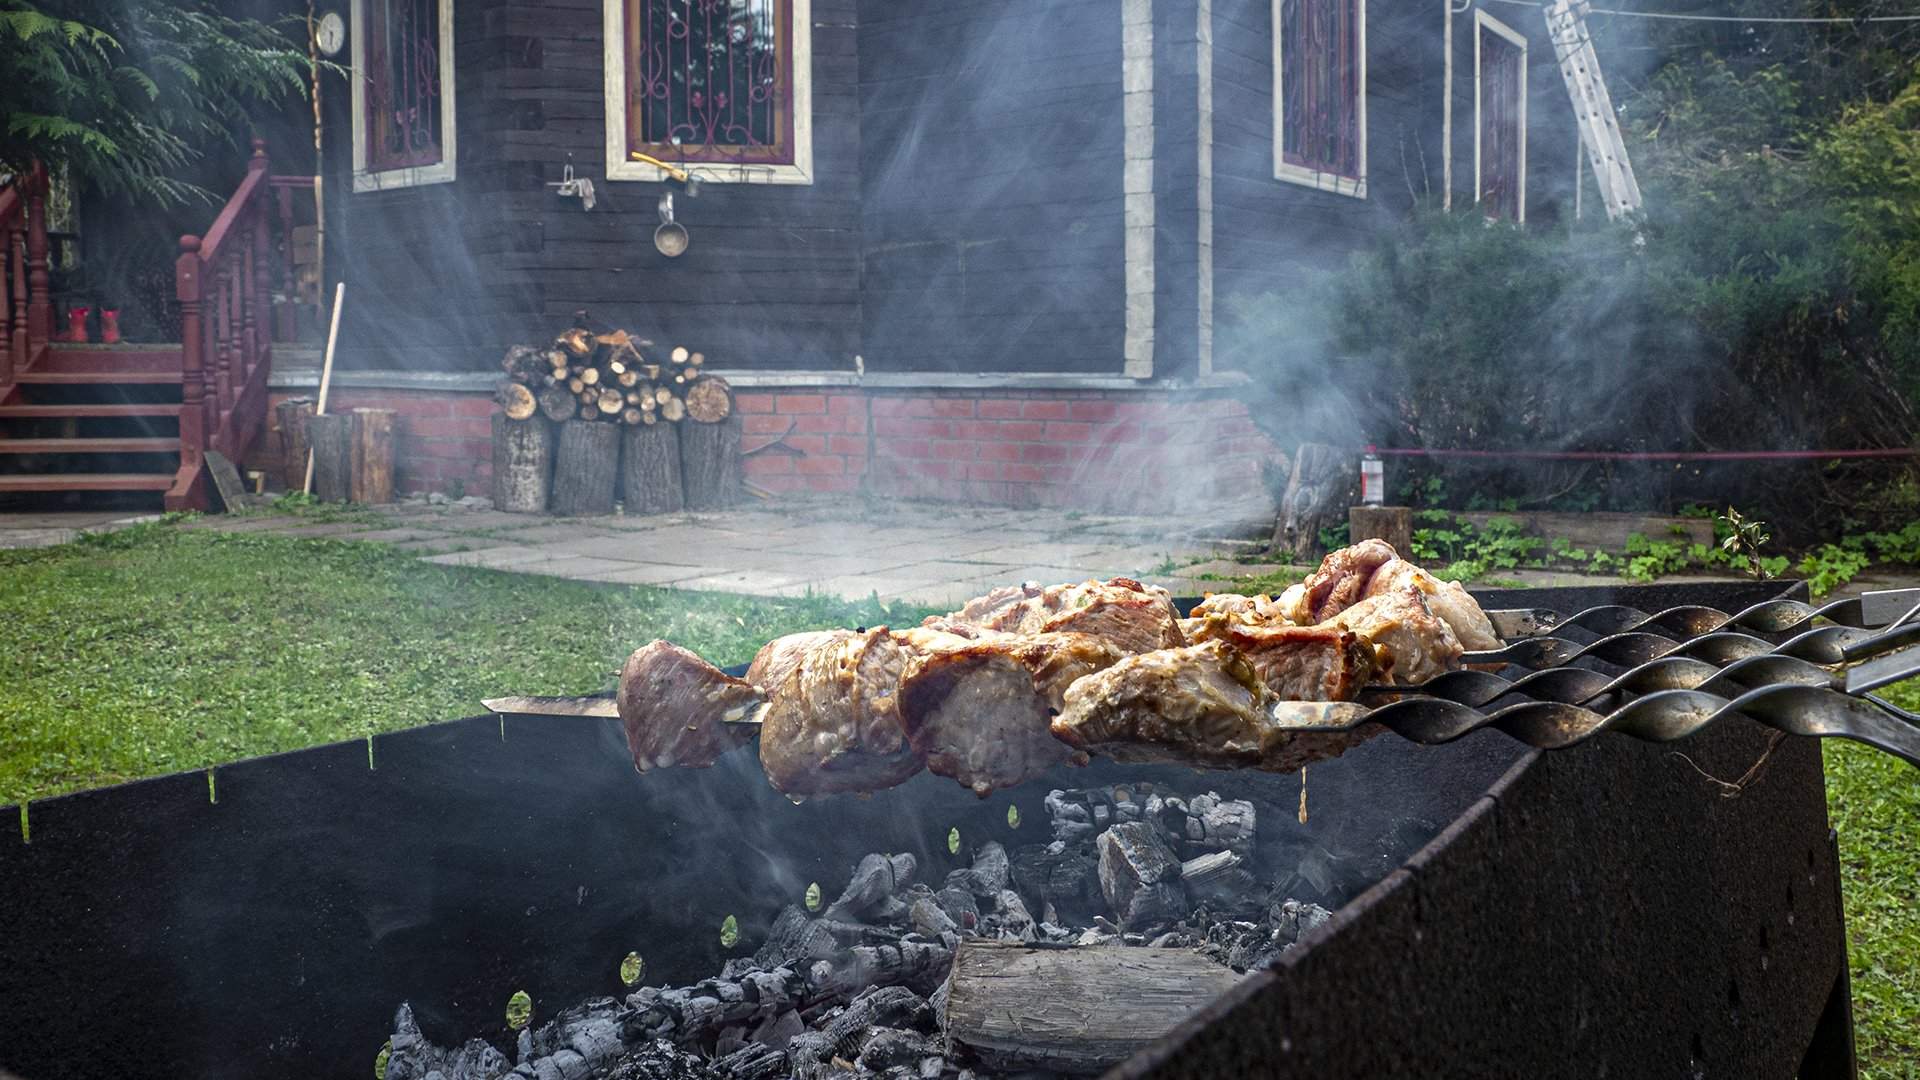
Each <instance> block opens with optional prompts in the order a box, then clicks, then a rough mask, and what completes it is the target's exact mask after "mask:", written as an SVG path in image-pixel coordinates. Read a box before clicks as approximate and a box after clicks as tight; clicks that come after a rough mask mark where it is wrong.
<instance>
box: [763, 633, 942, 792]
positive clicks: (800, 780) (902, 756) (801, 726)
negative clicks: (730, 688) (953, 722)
mask: <svg viewBox="0 0 1920 1080" xmlns="http://www.w3.org/2000/svg"><path fill="white" fill-rule="evenodd" d="M908 656H909V654H908V652H907V651H906V650H904V649H902V648H901V647H900V644H899V642H897V641H895V640H894V637H893V635H892V634H891V633H890V632H888V630H887V629H886V627H876V628H874V629H872V630H868V631H867V632H865V633H863V634H847V635H845V636H844V637H835V638H832V639H831V640H828V641H825V642H820V643H817V644H816V645H815V647H814V648H812V649H809V650H807V651H806V652H805V654H804V655H803V656H802V657H801V659H800V662H799V664H798V665H797V666H795V667H793V668H792V669H791V670H790V673H789V674H788V675H787V677H786V679H785V680H784V681H783V682H781V684H780V685H779V686H778V687H775V688H774V689H773V691H772V694H771V696H770V698H769V700H768V702H767V707H766V709H765V710H764V711H763V712H762V713H761V725H760V764H761V766H762V767H763V768H764V769H766V772H767V779H768V780H769V781H770V782H771V783H772V784H773V786H774V787H775V788H777V789H778V790H780V791H782V792H784V793H786V794H788V795H826V794H831V793H833V792H839V791H878V790H880V789H881V788H887V787H892V786H893V785H895V784H898V783H900V782H901V781H903V780H905V779H906V778H907V777H909V776H912V775H913V774H914V773H917V772H919V771H920V762H921V755H920V753H919V752H918V751H917V750H915V749H914V748H913V746H912V745H910V744H909V743H908V742H907V737H906V732H904V731H903V730H902V729H901V727H900V706H899V698H898V693H899V687H900V675H901V673H902V672H903V671H904V670H905V669H906V666H907V660H908Z"/></svg>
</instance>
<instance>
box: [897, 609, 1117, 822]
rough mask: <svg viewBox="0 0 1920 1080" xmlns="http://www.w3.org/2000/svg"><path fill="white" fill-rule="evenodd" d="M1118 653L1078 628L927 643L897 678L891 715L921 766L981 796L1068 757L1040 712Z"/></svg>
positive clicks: (1050, 710) (1058, 703)
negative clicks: (936, 645)
mask: <svg viewBox="0 0 1920 1080" xmlns="http://www.w3.org/2000/svg"><path fill="white" fill-rule="evenodd" d="M1122 655H1123V653H1122V651H1121V650H1120V648H1119V647H1118V646H1116V645H1114V644H1113V643H1112V642H1111V641H1108V640H1106V639H1103V638H1098V637H1093V636H1090V635H1086V634H1036V635H1033V636H1030V637H1016V636H1012V635H1004V634H1002V635H994V636H991V637H987V638H983V639H981V640H978V641H970V642H966V643H964V644H963V645H962V646H961V647H959V648H953V649H942V650H937V651H934V652H931V653H928V654H927V655H925V656H923V657H920V658H918V659H916V660H915V661H914V662H913V664H912V665H911V666H910V667H909V669H908V671H907V675H906V678H905V679H904V680H902V682H901V684H900V716H901V721H902V723H903V724H904V725H905V727H906V729H907V735H908V737H909V738H910V739H911V740H912V741H913V745H914V746H915V747H916V748H917V749H919V750H920V751H921V752H922V753H923V754H925V755H926V759H927V771H929V772H932V773H936V774H938V775H940V776H950V777H952V778H953V779H955V780H957V781H959V782H960V783H961V784H963V785H965V786H967V787H969V788H972V789H973V791H974V793H975V794H976V795H980V796H982V797H984V796H986V795H987V794H989V793H991V792H992V791H994V790H995V789H997V788H1007V787H1012V786H1014V785H1015V784H1018V783H1020V782H1021V781H1023V780H1026V779H1028V778H1030V777H1033V776H1037V775H1039V774H1040V773H1043V772H1045V771H1046V770H1048V769H1050V768H1052V767H1053V766H1055V765H1058V764H1060V763H1061V762H1063V761H1067V760H1069V759H1071V758H1073V757H1074V756H1075V755H1074V752H1073V749H1072V748H1071V747H1069V746H1067V745H1066V744H1064V743H1062V742H1061V741H1060V740H1058V739H1056V738H1054V737H1053V733H1052V731H1051V730H1050V729H1049V728H1048V721H1049V720H1050V719H1051V718H1052V717H1053V714H1054V713H1055V712H1057V711H1058V710H1059V709H1060V708H1061V707H1062V705H1063V704H1064V701H1065V697H1066V694H1067V689H1068V687H1070V686H1072V685H1073V684H1074V682H1075V681H1076V680H1078V679H1080V678H1081V677H1083V676H1085V675H1088V674H1090V673H1092V672H1095V671H1098V670H1100V669H1101V668H1104V667H1106V666H1107V665H1109V664H1112V663H1114V662H1115V661H1117V660H1119V659H1120V658H1121V657H1122ZM1081 760H1082V761H1084V758H1083V759H1081Z"/></svg>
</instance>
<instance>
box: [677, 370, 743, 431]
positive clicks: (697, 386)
mask: <svg viewBox="0 0 1920 1080" xmlns="http://www.w3.org/2000/svg"><path fill="white" fill-rule="evenodd" d="M732 413H733V391H732V388H731V387H729V386H728V385H727V381H726V380H725V379H722V378H720V377H719V376H718V375H703V376H701V377H700V378H698V379H695V380H694V381H693V385H692V386H689V387H688V388H687V415H688V416H690V417H692V418H693V419H695V420H698V421H699V422H701V423H703V424H717V423H719V422H720V421H722V420H725V419H726V418H727V417H728V416H730V415H732Z"/></svg>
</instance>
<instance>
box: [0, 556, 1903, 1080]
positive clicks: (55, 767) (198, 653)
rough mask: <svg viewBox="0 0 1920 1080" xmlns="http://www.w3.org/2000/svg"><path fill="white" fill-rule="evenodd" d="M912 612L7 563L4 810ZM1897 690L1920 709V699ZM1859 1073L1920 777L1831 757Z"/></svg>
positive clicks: (1881, 1039) (204, 567)
mask: <svg viewBox="0 0 1920 1080" xmlns="http://www.w3.org/2000/svg"><path fill="white" fill-rule="evenodd" d="M921 614H922V613H921V612H920V611H918V610H899V609H895V610H887V609H885V608H882V607H881V606H880V605H878V604H877V603H875V602H872V601H869V602H866V603H860V604H854V603H847V602H843V601H839V600H832V599H824V598H808V599H804V600H762V599H753V598H747V597H735V596H726V595H721V594H699V595H694V594H688V593H679V592H668V591H665V590H659V589H646V588H637V587H636V588H597V587H593V586H588V585H581V584H578V583H575V582H568V581H562V580H558V579H553V578H541V577H531V576H521V575H511V574H499V573H493V572H490V571H482V570H464V569H458V568H451V567H442V566H435V565H432V564H428V563H422V562H419V561H417V560H416V559H414V558H412V557H411V556H409V555H406V554H404V553H401V552H396V551H393V550H391V549H389V548H385V547H381V546H378V545H371V544H346V543H336V542H331V541H324V540H317V541H316V540H285V539H278V538H273V537H264V536H253V535H248V534H243V533H218V532H211V531H195V530H187V529H181V528H178V527H175V526H172V525H151V526H142V527H139V528H135V529H130V530H127V531H125V532H119V533H111V534H107V535H104V536H93V537H88V538H86V539H83V540H82V541H81V542H79V543H75V544H68V545H65V546H62V547H57V548H47V549H42V550H37V551H0V804H5V803H11V802H17V801H19V800H21V799H36V798H44V797H46V796H49V795H54V794H57V793H59V792H62V791H71V790H74V789H76V788H83V787H91V786H96V785H101V784H111V783H116V782H119V781H122V780H128V779H132V778H135V777H140V776H149V775H153V774H155V773H164V772H170V771H174V770H179V769H193V768H201V767H204V766H207V765H213V764H218V763H220V762H225V761H231V760H233V759H236V758H242V757H248V756H252V755H256V754H264V753H272V752H274V751H279V750H290V749H295V748H298V747H302V746H310V745H313V744H315V743H324V742H331V741H334V740H338V739H344V738H354V737H360V736H365V735H369V734H373V733H376V732H381V731H391V730H394V729H396V728H404V727H410V726H413V725H416V724H424V723H429V722H432V721H436V720H444V719H448V718H450V717H455V716H465V715H471V714H472V713H474V712H477V711H479V701H480V699H481V698H482V697H490V696H493V695H495V694H500V693H507V692H523V693H583V692H586V691H590V690H595V689H598V688H601V687H606V686H610V685H612V681H613V674H614V671H615V669H616V668H617V666H618V665H619V663H620V661H621V659H623V658H624V657H625V655H626V654H627V652H628V651H630V650H631V649H632V648H633V647H634V646H635V645H637V644H639V643H642V642H645V641H647V640H648V639H650V638H655V637H666V638H671V639H673V640H675V641H678V642H680V643H682V644H684V645H687V646H688V647H690V648H693V649H695V650H696V651H699V652H700V653H702V654H703V655H705V656H707V657H709V658H710V659H713V660H715V661H717V662H719V663H723V664H727V663H737V662H741V661H744V660H746V659H747V658H749V657H750V656H752V654H753V651H754V650H755V649H756V648H757V647H758V646H759V644H760V643H761V642H762V641H764V640H766V638H767V637H770V636H772V635H775V634H781V633H787V632H790V631H794V630H800V629H807V628H811V627H820V626H846V625H862V624H865V625H874V624H879V623H883V622H894V623H901V622H906V621H917V620H918V618H919V617H920V615H921ZM1893 696H1895V697H1896V698H1897V699H1899V700H1900V701H1902V703H1903V704H1905V705H1906V706H1907V707H1909V708H1915V709H1920V685H1915V684H1907V685H1906V686H1904V687H1901V688H1896V690H1895V691H1894V694H1893ZM1826 749H1827V759H1826V760H1827V777H1828V804H1829V808H1830V810H1831V813H1832V817H1833V823H1834V826H1835V827H1836V828H1837V829H1838V830H1839V831H1840V846H1841V857H1842V861H1843V872H1844V875H1845V889H1846V907H1847V919H1848V924H1849V931H1850V935H1851V937H1850V947H1851V954H1852V955H1851V960H1852V968H1853V990H1854V1002H1855V1005H1854V1009H1855V1020H1856V1024H1857V1030H1858V1035H1859V1045H1860V1051H1861V1055H1862V1060H1863V1064H1864V1065H1865V1066H1866V1069H1865V1072H1864V1074H1863V1075H1866V1076H1869V1077H1874V1078H1880V1080H1887V1078H1902V1080H1913V1078H1916V1077H1920V1065H1916V1064H1915V1063H1916V1062H1920V771H1916V770H1915V769H1913V768H1912V767H1910V766H1908V765H1906V764H1905V763H1904V762H1900V761H1897V760H1895V759H1893V758H1890V757H1886V756H1885V755H1881V754H1878V753H1876V752H1874V751H1870V750H1866V749H1864V748H1860V747H1856V746H1852V745H1848V744H1844V743H1838V742H1829V743H1828V744H1827V748H1826Z"/></svg>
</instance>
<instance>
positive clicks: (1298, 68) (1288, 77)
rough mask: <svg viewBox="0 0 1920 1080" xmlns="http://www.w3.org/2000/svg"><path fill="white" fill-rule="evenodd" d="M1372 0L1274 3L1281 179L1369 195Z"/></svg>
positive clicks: (1284, 0) (1276, 130) (1286, 0)
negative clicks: (1368, 39)
mask: <svg viewBox="0 0 1920 1080" xmlns="http://www.w3.org/2000/svg"><path fill="white" fill-rule="evenodd" d="M1366 22H1367V19H1366V0H1274V6H1273V39H1274V59H1273V72H1274V176H1275V177H1277V178H1279V179H1282V180H1292V181H1295V182H1297V183H1303V184H1307V185H1310V186H1313V187H1318V188H1323V189H1325V190H1328V191H1338V192H1341V193H1343V194H1348V195H1356V196H1363V197H1364V196H1365V195H1366V179H1367V145H1366V144H1367V88H1366V84H1367V66H1366Z"/></svg>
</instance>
